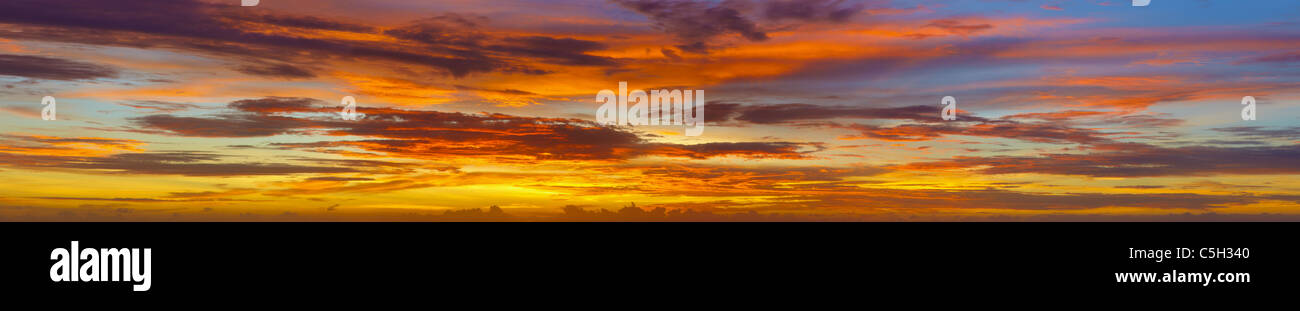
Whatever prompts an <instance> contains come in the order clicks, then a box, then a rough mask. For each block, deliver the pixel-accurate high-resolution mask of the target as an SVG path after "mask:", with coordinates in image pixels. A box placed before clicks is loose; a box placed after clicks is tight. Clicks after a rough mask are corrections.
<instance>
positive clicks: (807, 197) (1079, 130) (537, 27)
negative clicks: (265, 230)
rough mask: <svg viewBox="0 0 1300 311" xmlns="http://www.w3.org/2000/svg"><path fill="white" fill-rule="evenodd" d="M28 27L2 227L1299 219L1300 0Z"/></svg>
mask: <svg viewBox="0 0 1300 311" xmlns="http://www.w3.org/2000/svg"><path fill="white" fill-rule="evenodd" d="M0 25H3V28H0V180H4V183H3V189H2V190H0V220H20V221H21V220H69V221H79V220H201V221H202V220H212V221H226V220H234V221H260V220H284V221H296V220H379V221H401V220H415V221H438V220H465V219H480V218H488V219H495V218H494V217H507V218H509V219H514V220H529V221H531V220H538V221H544V220H578V219H605V220H638V219H648V218H637V217H641V216H635V215H627V214H618V215H606V216H596V215H594V214H593V215H586V214H588V213H594V212H595V211H599V210H600V209H607V210H610V211H615V212H616V211H618V210H619V209H621V208H623V207H624V206H627V205H630V204H632V203H635V204H636V206H638V207H640V208H643V209H645V210H647V211H650V210H652V209H655V208H663V209H664V211H668V212H673V213H682V214H677V215H678V216H677V217H678V218H674V219H680V220H693V219H704V220H870V221H893V220H904V221H948V220H994V221H1003V220H1031V221H1032V220H1300V178H1297V177H1298V176H1300V96H1298V95H1300V4H1298V3H1297V2H1296V1H1291V0H1276V1H1226V0H1216V1H1210V0H1200V1H1193V0H1154V1H1152V4H1151V5H1150V6H1147V7H1133V6H1130V4H1129V3H1128V2H1127V1H1117V0H1106V1H1103V0H1054V1H1036V0H1005V1H997V0H967V1H957V0H954V1H883V0H882V1H872V0H866V1H837V0H810V1H782V0H777V1H761V0H748V1H696V2H692V1H676V0H615V1H599V0H589V1H568V0H528V1H524V0H509V1H507V0H500V1H497V0H488V1H484V0H475V1H460V0H456V1H398V0H367V1H354V0H347V1H344V0H321V1H289V0H261V3H260V4H259V5H258V6H256V7H241V6H240V5H239V1H238V0H221V1H199V0H156V1H66V0H38V1H29V0H5V1H0ZM620 81H625V82H627V83H628V84H629V86H630V87H631V88H635V89H645V90H650V89H691V90H704V91H705V94H706V95H705V99H706V101H707V102H708V104H706V105H705V108H704V111H705V112H704V113H705V118H706V119H707V120H708V123H707V126H706V127H705V129H704V133H703V135H700V136H695V137H688V136H684V135H682V133H683V131H682V130H683V127H682V126H609V125H602V124H598V123H596V118H595V112H596V108H597V107H598V106H599V104H597V103H596V101H595V96H596V93H597V92H599V91H601V90H605V89H617V88H618V83H619V82H620ZM44 96H53V97H55V98H56V99H57V104H56V105H57V120H52V121H45V120H42V119H41V110H42V105H41V99H42V97H44ZM344 96H353V97H354V98H355V99H356V100H357V106H358V109H357V110H358V112H359V113H362V114H364V115H365V117H364V118H362V119H360V120H355V121H352V120H344V119H342V118H340V117H339V115H338V114H337V112H338V111H339V110H340V108H341V106H340V100H341V99H342V98H343V97H344ZM944 96H953V97H955V98H956V99H957V102H958V104H957V106H958V108H959V111H960V113H959V115H958V119H957V120H955V121H944V120H942V119H941V118H940V110H941V108H942V106H941V105H940V99H941V98H943V97H944ZM1244 96H1253V97H1254V98H1256V99H1257V101H1258V105H1257V113H1258V114H1257V119H1256V120H1253V121H1245V120H1242V118H1241V110H1242V108H1243V107H1244V106H1242V105H1241V101H1242V98H1243V97H1244ZM492 205H496V206H499V207H500V208H501V209H502V210H503V211H504V213H505V214H506V215H500V214H483V215H478V214H470V213H460V214H458V213H455V212H453V213H447V211H449V210H464V209H474V208H480V209H483V210H484V211H486V210H487V209H488V207H489V206H492ZM566 206H567V207H569V209H570V211H569V213H568V214H566V213H565V207H566ZM577 209H583V210H585V211H587V212H586V213H583V214H576V213H575V212H574V211H575V210H577ZM686 211H690V212H691V214H689V215H687V214H685V213H684V212H686ZM456 215H469V216H465V217H457V216H456ZM583 215H586V216H583ZM684 215H685V216H684ZM583 217H587V218H583ZM602 217H603V218H602Z"/></svg>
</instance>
